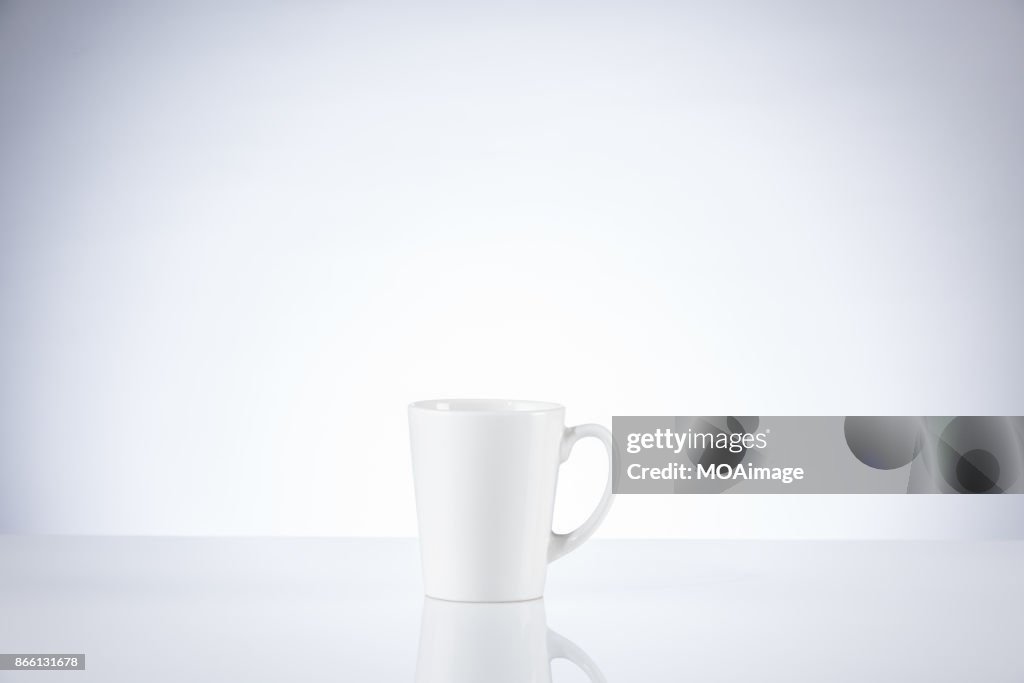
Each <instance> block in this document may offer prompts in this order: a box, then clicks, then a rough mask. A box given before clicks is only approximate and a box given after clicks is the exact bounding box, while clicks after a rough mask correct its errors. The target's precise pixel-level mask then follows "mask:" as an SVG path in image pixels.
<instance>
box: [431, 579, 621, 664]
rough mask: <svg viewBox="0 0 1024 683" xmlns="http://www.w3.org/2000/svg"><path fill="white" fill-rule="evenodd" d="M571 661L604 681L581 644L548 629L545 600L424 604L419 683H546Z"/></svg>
mask: <svg viewBox="0 0 1024 683" xmlns="http://www.w3.org/2000/svg"><path fill="white" fill-rule="evenodd" d="M555 659H567V660H569V661H570V662H572V663H573V664H575V665H576V666H578V667H579V668H580V669H581V670H582V671H583V672H584V673H586V674H587V676H588V677H589V678H590V680H591V681H599V682H603V681H605V677H604V675H603V674H602V673H601V671H600V670H599V669H598V668H597V665H596V664H595V663H594V661H593V660H592V659H591V658H590V657H589V656H588V655H587V653H586V652H584V651H583V650H582V649H581V648H580V647H579V646H578V645H576V644H575V643H573V642H572V641H570V640H569V639H568V638H565V637H563V636H561V635H559V634H558V633H555V632H554V631H552V630H550V629H548V625H547V618H546V616H545V613H544V600H543V598H541V599H538V600H529V601H526V602H503V603H469V602H448V601H446V600H437V599H435V598H429V597H428V598H425V599H424V601H423V619H422V622H421V624H420V644H419V655H418V657H417V660H416V681H417V683H441V682H444V683H479V682H480V681H493V682H494V683H527V682H530V683H533V682H537V683H543V682H546V681H550V680H551V662H552V661H553V660H555Z"/></svg>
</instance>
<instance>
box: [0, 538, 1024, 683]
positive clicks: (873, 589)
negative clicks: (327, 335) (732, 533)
mask: <svg viewBox="0 0 1024 683" xmlns="http://www.w3.org/2000/svg"><path fill="white" fill-rule="evenodd" d="M419 569H420V568H419V556H418V551H417V546H416V542H415V541H413V540H378V539H327V538H324V539H283V538H279V539H271V538H251V539H235V538H144V537H41V536H39V537H27V536H7V537H0V652H4V653H18V652H24V653H85V655H86V668H85V670H84V671H52V672H47V671H32V672H23V671H18V672H12V671H2V672H0V680H2V681H7V680H12V681H20V680H26V681H37V682H39V683H43V682H45V681H51V680H54V681H55V680H60V681H83V682H84V681H104V682H117V681H150V682H160V681H182V680H188V681H202V680H211V681H213V680H216V681H225V680H245V681H281V680H295V681H412V680H416V681H435V680H445V681H462V680H473V679H481V678H486V679H488V680H509V681H512V680H522V681H544V680H554V681H586V680H608V681H682V680H692V681H704V680H713V681H736V680H756V681H765V680H767V681H800V680H808V681H810V680H814V681H864V680H872V681H886V680H894V681H896V680H899V681H930V682H933V681H964V680H973V681H1020V680H1024V662H1022V659H1021V654H1020V653H1021V645H1022V643H1024V640H1022V637H1024V542H1019V541H988V542H958V541H939V542H935V541H884V542H868V541H851V542H845V541H820V542H808V541H801V542H788V541H787V542H782V541H727V542H710V541H601V540H598V541H592V542H591V543H589V544H587V545H586V546H584V547H583V548H582V549H580V550H579V551H577V552H576V553H574V554H572V555H570V556H568V557H566V558H564V559H562V560H559V561H558V562H556V563H554V564H553V565H551V568H550V572H549V577H548V584H547V592H546V595H545V599H544V600H543V601H542V602H539V603H533V604H530V603H513V604H505V605H484V606H479V605H465V604H459V603H444V602H440V601H432V600H427V599H425V598H424V596H423V595H422V592H421V581H420V573H419ZM549 662H550V663H549ZM549 677H550V678H549Z"/></svg>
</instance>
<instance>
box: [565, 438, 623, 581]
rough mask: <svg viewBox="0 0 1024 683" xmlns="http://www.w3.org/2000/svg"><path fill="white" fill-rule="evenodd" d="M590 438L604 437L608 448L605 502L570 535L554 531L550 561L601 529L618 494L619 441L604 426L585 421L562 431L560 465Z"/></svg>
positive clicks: (604, 442) (566, 552) (603, 440)
mask: <svg viewBox="0 0 1024 683" xmlns="http://www.w3.org/2000/svg"><path fill="white" fill-rule="evenodd" d="M587 437H593V438H595V439H600V440H601V443H603V444H604V447H605V450H607V451H608V483H607V484H605V487H604V493H603V494H602V495H601V502H600V503H598V504H597V509H595V510H594V511H593V512H592V513H590V517H588V518H587V521H585V522H583V524H581V525H579V527H577V528H576V530H574V531H570V532H569V533H567V534H556V533H555V532H554V531H552V532H551V542H550V543H549V545H548V562H553V561H555V560H557V559H558V558H560V557H562V556H563V555H567V554H568V553H571V552H572V551H573V550H576V548H579V547H580V546H581V545H583V542H584V541H586V540H587V539H588V538H590V537H591V536H592V535H593V534H594V532H595V531H597V527H599V526H600V525H601V522H602V521H604V518H605V515H607V514H608V509H609V508H611V506H612V499H613V498H614V497H615V496H613V495H612V470H613V469H614V462H613V460H612V454H613V453H614V452H615V442H614V441H613V440H612V433H611V432H609V431H608V430H607V429H605V428H604V427H602V426H601V425H597V424H585V425H577V426H575V427H568V428H567V429H566V430H565V432H563V434H562V447H561V451H560V454H559V461H558V464H559V465H561V464H562V463H563V462H565V461H566V460H568V459H569V455H570V454H571V453H572V447H573V446H574V445H576V442H577V441H579V440H580V439H585V438H587Z"/></svg>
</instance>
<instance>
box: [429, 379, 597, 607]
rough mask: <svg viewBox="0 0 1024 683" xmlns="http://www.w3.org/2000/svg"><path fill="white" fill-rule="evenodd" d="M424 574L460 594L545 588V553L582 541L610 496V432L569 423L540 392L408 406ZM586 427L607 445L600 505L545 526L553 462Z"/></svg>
mask: <svg viewBox="0 0 1024 683" xmlns="http://www.w3.org/2000/svg"><path fill="white" fill-rule="evenodd" d="M409 433H410V437H411V442H412V465H413V479H414V482H415V487H416V512H417V516H418V517H419V528H420V555H421V558H422V561H423V583H424V587H425V589H426V593H427V595H428V596H430V597H434V598H441V599H444V600H457V601H463V602H508V601H513V600H533V599H536V598H539V597H541V596H543V595H544V580H545V577H546V575H547V564H548V562H550V561H552V560H555V559H557V558H559V557H561V556H562V555H565V554H566V553H568V552H571V551H572V550H575V549H576V548H578V547H579V546H580V545H581V544H582V543H583V542H584V541H586V540H587V539H588V538H590V536H591V535H592V534H593V533H594V531H595V530H596V529H597V527H598V525H600V524H601V521H602V520H603V519H604V517H605V515H606V514H607V513H608V508H609V507H611V503H612V452H613V448H614V445H613V441H612V435H611V432H609V431H608V430H607V429H605V428H604V427H601V426H600V425H593V424H588V425H580V426H578V427H569V428H568V429H567V428H566V427H565V408H563V407H562V406H560V405H557V404H554V403H542V402H539V401H504V400H472V399H458V400H439V401H420V402H418V403H413V404H412V405H411V406H409ZM585 437H594V438H597V439H600V440H601V442H602V443H603V444H604V446H605V449H606V450H607V451H608V482H607V484H606V486H605V489H604V495H603V496H602V497H601V502H600V503H599V504H598V506H597V509H596V510H594V512H593V513H592V514H591V515H590V517H589V518H588V519H587V520H586V521H585V522H584V523H583V524H582V525H580V527H579V528H578V529H576V530H575V531H573V532H571V533H568V534H556V533H554V532H553V531H552V529H551V516H552V513H553V511H554V504H555V485H556V483H557V481H558V468H559V466H560V465H561V464H562V463H563V462H565V461H566V460H567V459H568V457H569V453H570V452H571V451H572V447H573V444H575V443H576V442H577V441H578V440H580V439H582V438H585Z"/></svg>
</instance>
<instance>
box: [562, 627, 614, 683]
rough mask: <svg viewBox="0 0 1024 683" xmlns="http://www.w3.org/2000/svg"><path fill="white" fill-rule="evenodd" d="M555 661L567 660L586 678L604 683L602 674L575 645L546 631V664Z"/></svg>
mask: <svg viewBox="0 0 1024 683" xmlns="http://www.w3.org/2000/svg"><path fill="white" fill-rule="evenodd" d="M556 659H567V660H569V661H570V662H572V663H573V664H575V665H576V666H578V667H579V668H580V670H581V671H582V672H583V673H585V674H586V675H587V678H589V679H590V680H592V681H594V682H595V683H606V680H607V679H605V677H604V674H603V673H601V670H600V669H598V668H597V664H595V663H594V660H593V659H591V658H590V655H588V654H587V653H586V652H584V651H583V648H581V647H580V646H579V645H577V644H576V643H574V642H572V641H571V640H569V639H568V638H566V637H565V636H563V635H560V634H558V633H555V632H554V631H552V630H551V629H548V662H549V663H550V662H552V661H554V660H556Z"/></svg>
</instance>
